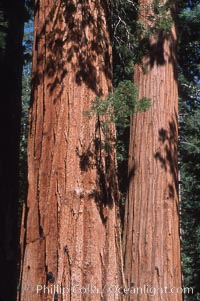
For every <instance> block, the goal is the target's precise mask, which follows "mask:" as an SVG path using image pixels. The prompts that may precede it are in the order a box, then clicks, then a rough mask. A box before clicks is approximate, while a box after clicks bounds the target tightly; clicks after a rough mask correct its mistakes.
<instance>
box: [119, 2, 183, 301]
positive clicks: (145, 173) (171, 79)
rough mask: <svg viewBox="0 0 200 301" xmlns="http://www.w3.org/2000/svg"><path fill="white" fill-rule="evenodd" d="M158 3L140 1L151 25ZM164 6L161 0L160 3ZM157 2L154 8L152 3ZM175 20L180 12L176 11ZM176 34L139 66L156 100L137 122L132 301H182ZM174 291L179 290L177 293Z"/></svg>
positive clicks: (152, 44) (152, 48)
mask: <svg viewBox="0 0 200 301" xmlns="http://www.w3.org/2000/svg"><path fill="white" fill-rule="evenodd" d="M153 3H155V1H154V2H153V1H144V0H142V1H140V16H141V17H140V21H141V22H143V24H146V25H147V24H148V25H151V22H153V21H152V20H153V18H151V19H150V18H149V19H148V15H149V14H151V15H152V14H153V12H154V11H153V9H155V10H156V9H158V6H157V7H153ZM156 3H157V4H159V1H157V2H156ZM151 4H152V5H151ZM168 12H169V18H170V15H171V16H172V17H173V15H174V10H173V9H170V10H169V11H168ZM176 40H177V37H176V30H175V27H174V26H173V27H172V29H171V30H170V32H166V31H164V30H162V31H160V32H159V33H157V34H155V35H152V36H150V38H149V40H148V51H149V52H148V54H147V55H146V56H144V57H143V60H142V64H141V65H136V67H135V72H134V81H135V83H136V84H137V85H138V87H139V97H140V98H141V97H142V96H145V97H149V98H151V102H152V106H151V108H150V110H149V111H148V112H143V113H137V114H136V115H134V116H133V118H132V120H131V129H130V150H129V187H128V196H127V201H126V212H125V231H124V258H125V263H124V264H125V278H126V281H127V284H128V286H129V287H130V286H133V287H140V288H143V292H144V287H145V286H146V293H143V294H140V292H141V291H139V293H138V294H133V295H131V296H130V298H129V300H142V301H145V300H151V297H150V296H152V291H150V290H149V292H148V290H147V288H148V287H149V288H155V289H157V288H163V289H164V288H167V292H164V293H163V292H162V291H161V290H157V291H155V296H154V297H153V298H154V300H169V299H170V300H182V295H181V294H180V292H179V293H177V289H178V288H180V287H181V268H180V242H179V219H178V215H179V205H178V169H177V164H178V161H177V142H178V124H177V122H178V121H177V119H178V94H177V70H176V68H177V66H176V65H177V61H176ZM170 288H176V289H174V290H173V293H172V292H171V291H170Z"/></svg>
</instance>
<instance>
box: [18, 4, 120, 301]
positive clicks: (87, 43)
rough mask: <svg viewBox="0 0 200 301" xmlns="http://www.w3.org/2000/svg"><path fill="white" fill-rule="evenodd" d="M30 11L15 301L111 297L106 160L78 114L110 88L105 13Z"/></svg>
mask: <svg viewBox="0 0 200 301" xmlns="http://www.w3.org/2000/svg"><path fill="white" fill-rule="evenodd" d="M35 6H36V11H35V39H34V41H35V42H34V51H33V53H34V55H33V88H32V92H33V95H32V101H33V102H32V105H31V111H30V126H29V137H28V181H29V189H28V200H27V205H26V213H25V221H24V228H25V234H24V242H23V239H22V248H24V250H23V256H22V273H21V274H22V278H21V295H20V300H21V301H27V300H29V301H33V300H37V301H38V300H74V301H75V300H118V299H119V298H118V297H117V296H115V295H113V294H109V291H108V289H105V291H104V293H103V292H102V289H103V288H104V286H105V285H106V286H109V285H111V284H112V285H114V284H118V283H119V281H120V279H121V275H120V266H121V263H120V259H119V258H120V252H119V243H118V242H119V219H118V214H119V213H118V186H117V180H116V164H115V154H114V152H112V153H111V154H108V153H106V152H105V151H104V150H103V149H102V142H101V139H103V138H102V137H101V136H102V132H101V130H100V128H99V127H98V120H96V118H95V117H92V118H91V119H89V118H88V117H85V116H84V114H83V112H84V111H88V110H89V108H90V105H91V102H92V101H93V100H94V99H95V97H96V96H97V95H98V96H101V97H103V98H104V97H105V96H106V95H107V94H108V92H111V91H112V84H111V71H112V70H111V46H110V37H109V30H110V29H109V26H108V24H107V19H106V18H107V14H108V13H109V7H108V6H107V3H106V1H95V2H94V1H86V2H83V3H82V2H79V3H77V2H76V1H67V2H64V1H56V2H55V1H47V0H41V1H40V2H38V1H36V4H35ZM112 131H113V134H114V128H113V129H112ZM22 233H23V229H22ZM23 245H24V247H23ZM38 285H40V286H38ZM37 286H38V287H37ZM44 286H48V288H49V291H48V289H45V288H44ZM88 287H89V289H91V290H92V291H86V292H85V289H88ZM37 288H38V291H37ZM56 288H57V292H55V290H56ZM62 288H65V290H66V293H64V294H63V295H62V292H61V289H62ZM81 288H82V291H81V290H80V289H81ZM50 289H52V290H50ZM48 298H49V299H48Z"/></svg>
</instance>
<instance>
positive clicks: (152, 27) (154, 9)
mask: <svg viewBox="0 0 200 301" xmlns="http://www.w3.org/2000/svg"><path fill="white" fill-rule="evenodd" d="M172 5H173V1H171V0H169V1H167V2H166V3H163V1H162V0H154V2H153V4H152V5H146V6H145V11H146V17H144V16H140V7H139V4H138V1H134V0H130V1H125V0H117V1H114V4H113V20H112V23H113V66H114V86H117V85H118V84H119V82H120V81H123V80H126V79H131V78H132V76H133V72H134V65H135V63H140V62H141V59H142V57H143V56H144V55H145V54H147V53H148V51H149V47H148V46H149V37H150V36H152V35H156V34H161V33H162V36H163V37H164V36H165V35H167V34H169V33H170V31H171V27H172V18H171V16H170V14H169V11H170V9H171V8H172Z"/></svg>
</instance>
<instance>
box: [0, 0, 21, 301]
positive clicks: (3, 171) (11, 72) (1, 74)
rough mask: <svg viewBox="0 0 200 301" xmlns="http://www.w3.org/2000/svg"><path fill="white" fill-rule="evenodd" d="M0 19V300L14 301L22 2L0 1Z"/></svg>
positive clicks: (15, 283)
mask: <svg viewBox="0 0 200 301" xmlns="http://www.w3.org/2000/svg"><path fill="white" fill-rule="evenodd" d="M0 18H1V24H0V25H1V26H0V31H1V45H0V83H1V118H0V137H1V147H0V196H1V200H0V271H1V273H0V300H2V301H7V300H9V301H15V300H16V287H17V277H18V276H17V273H18V271H17V259H18V256H19V248H18V226H17V210H18V199H19V193H18V192H19V191H18V190H19V167H18V162H19V142H20V114H21V90H22V87H21V83H22V68H23V48H22V39H23V28H24V1H23V0H16V1H13V0H12V1H10V0H5V1H1V3H0ZM4 30H5V31H4ZM3 33H5V35H4V34H3ZM3 35H4V38H3ZM2 41H3V42H4V43H2ZM2 44H4V45H2Z"/></svg>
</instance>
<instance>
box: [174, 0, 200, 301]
mask: <svg viewBox="0 0 200 301" xmlns="http://www.w3.org/2000/svg"><path fill="white" fill-rule="evenodd" d="M179 6H180V11H179V37H180V38H179V45H178V51H179V95H180V102H179V111H180V114H179V119H180V122H179V123H180V147H179V150H180V170H181V183H182V185H181V229H182V263H183V276H184V278H183V280H184V286H188V287H193V289H194V295H191V296H185V300H186V301H196V300H198V297H199V296H200V221H199V216H200V198H199V196H200V163H199V156H200V134H199V133H200V98H199V91H200V85H199V80H200V60H199V53H200V39H199V37H200V5H199V1H186V2H183V1H180V2H179Z"/></svg>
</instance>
